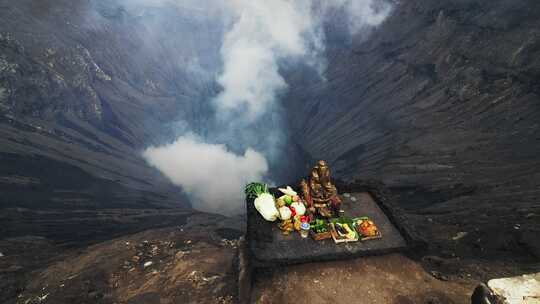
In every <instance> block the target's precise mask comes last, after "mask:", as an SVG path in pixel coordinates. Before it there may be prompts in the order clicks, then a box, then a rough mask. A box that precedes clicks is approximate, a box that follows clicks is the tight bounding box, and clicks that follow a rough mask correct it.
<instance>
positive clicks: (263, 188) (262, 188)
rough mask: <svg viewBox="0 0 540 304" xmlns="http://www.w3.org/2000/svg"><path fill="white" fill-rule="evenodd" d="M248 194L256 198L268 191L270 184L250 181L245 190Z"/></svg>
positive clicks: (251, 197) (249, 196)
mask: <svg viewBox="0 0 540 304" xmlns="http://www.w3.org/2000/svg"><path fill="white" fill-rule="evenodd" d="M244 192H245V193H246V196H247V197H248V198H250V199H255V198H257V197H258V196H259V195H261V194H263V193H268V185H267V184H263V183H249V184H247V185H246V188H245V190H244Z"/></svg>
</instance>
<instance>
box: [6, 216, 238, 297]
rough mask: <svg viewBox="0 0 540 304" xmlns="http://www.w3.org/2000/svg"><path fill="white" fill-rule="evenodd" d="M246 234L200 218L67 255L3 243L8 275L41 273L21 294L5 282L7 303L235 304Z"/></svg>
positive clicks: (37, 244) (36, 245) (32, 243)
mask: <svg viewBox="0 0 540 304" xmlns="http://www.w3.org/2000/svg"><path fill="white" fill-rule="evenodd" d="M240 234H241V231H240V230H239V225H238V222H237V221H231V220H226V219H224V218H223V217H220V216H209V215H204V214H201V215H193V216H191V217H189V219H188V220H187V221H186V222H185V224H182V225H177V226H175V227H171V228H163V229H154V230H147V231H144V232H141V233H137V234H133V235H129V236H125V237H121V238H116V239H114V240H111V241H107V242H103V243H100V244H96V245H92V246H89V247H87V248H82V249H77V250H67V251H63V252H62V253H61V254H60V255H58V249H56V250H55V248H54V247H53V246H52V245H51V244H47V242H46V241H44V240H43V239H36V238H35V239H30V238H26V239H17V240H11V241H9V242H11V244H8V243H6V242H5V241H4V242H2V248H3V249H8V250H7V251H6V252H4V253H3V254H4V256H3V257H2V258H1V259H0V263H1V265H2V267H0V269H2V275H3V277H5V275H6V272H10V271H17V270H18V269H16V268H18V267H26V266H33V268H34V270H33V271H30V272H29V273H28V274H27V276H26V277H25V280H21V281H19V282H18V283H19V284H20V286H19V287H18V289H17V290H13V289H12V286H5V285H7V284H5V281H4V280H2V283H3V285H4V286H3V288H2V299H1V302H2V303H25V304H29V303H130V304H131V303H133V304H134V303H141V304H142V303H145V304H146V303H150V304H151V303H236V302H237V292H238V287H237V286H238V285H237V278H238V274H237V272H238V271H237V269H238V266H237V263H238V262H237V256H238V249H237V246H238V238H239V236H240ZM15 244H19V247H16V246H15ZM7 245H11V246H10V247H7ZM30 252H31V253H32V254H35V253H36V252H41V254H40V255H37V256H36V255H34V256H33V257H30V256H28V254H29V253H30ZM25 255H26V256H25ZM25 261H26V262H27V263H28V261H31V265H28V264H26V265H25V264H24V262H25ZM8 265H9V267H7V266H8ZM10 296H11V297H10Z"/></svg>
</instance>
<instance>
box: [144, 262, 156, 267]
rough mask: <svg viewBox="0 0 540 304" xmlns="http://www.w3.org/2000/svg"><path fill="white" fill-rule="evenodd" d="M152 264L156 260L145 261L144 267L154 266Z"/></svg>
mask: <svg viewBox="0 0 540 304" xmlns="http://www.w3.org/2000/svg"><path fill="white" fill-rule="evenodd" d="M152 264H154V262H152V261H148V262H146V263H144V265H143V267H144V268H146V267H149V266H152Z"/></svg>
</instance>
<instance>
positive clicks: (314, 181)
mask: <svg viewBox="0 0 540 304" xmlns="http://www.w3.org/2000/svg"><path fill="white" fill-rule="evenodd" d="M300 188H301V189H302V194H303V196H304V200H305V201H306V204H307V206H308V210H309V211H310V213H311V214H312V215H313V216H315V217H324V218H329V217H334V216H337V215H336V214H337V213H338V211H339V210H340V207H341V199H340V198H339V196H338V192H337V189H336V186H334V184H332V180H331V178H330V168H328V165H327V164H326V162H325V161H324V160H320V161H319V162H318V163H317V165H316V166H315V167H313V169H311V172H310V176H309V179H308V182H306V180H302V182H301V183H300Z"/></svg>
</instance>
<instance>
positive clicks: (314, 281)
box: [313, 279, 321, 284]
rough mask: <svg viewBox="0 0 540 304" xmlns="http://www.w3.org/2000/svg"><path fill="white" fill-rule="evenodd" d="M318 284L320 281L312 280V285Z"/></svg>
mask: <svg viewBox="0 0 540 304" xmlns="http://www.w3.org/2000/svg"><path fill="white" fill-rule="evenodd" d="M320 282H321V281H319V280H317V279H315V280H313V283H315V284H319V283H320Z"/></svg>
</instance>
